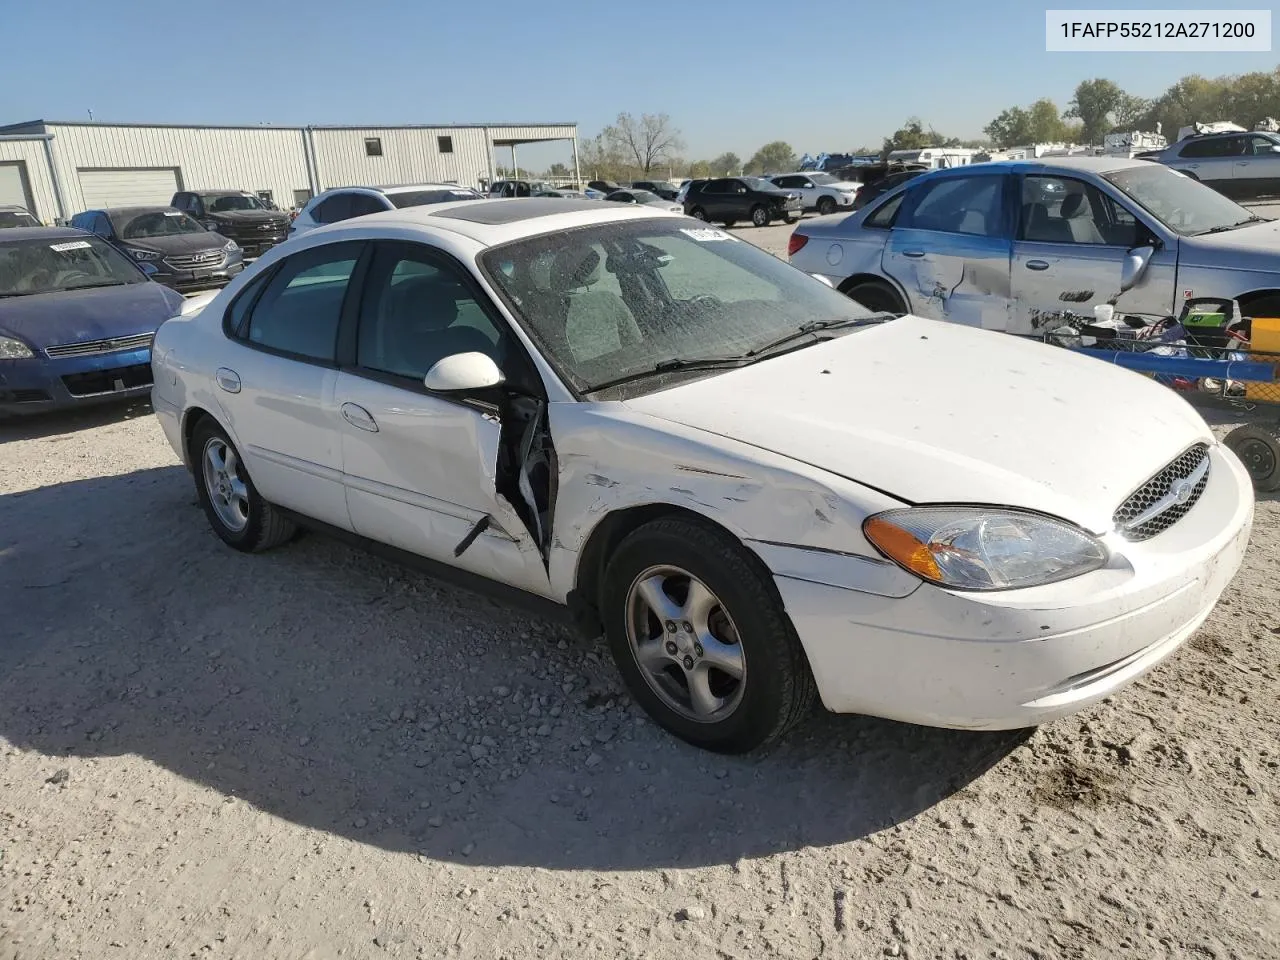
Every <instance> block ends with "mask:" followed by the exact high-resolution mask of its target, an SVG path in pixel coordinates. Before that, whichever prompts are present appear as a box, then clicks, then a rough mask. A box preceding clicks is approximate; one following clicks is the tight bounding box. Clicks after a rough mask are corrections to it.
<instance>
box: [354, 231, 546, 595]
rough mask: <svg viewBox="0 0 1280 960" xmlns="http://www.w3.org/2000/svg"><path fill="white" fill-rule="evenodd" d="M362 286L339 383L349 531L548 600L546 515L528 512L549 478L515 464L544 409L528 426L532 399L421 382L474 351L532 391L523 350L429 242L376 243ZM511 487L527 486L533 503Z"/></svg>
mask: <svg viewBox="0 0 1280 960" xmlns="http://www.w3.org/2000/svg"><path fill="white" fill-rule="evenodd" d="M364 288H365V293H364V297H363V300H362V303H361V305H360V308H359V314H358V319H355V320H354V322H353V323H352V324H351V325H352V326H353V327H354V330H353V333H352V334H351V335H347V334H344V346H343V348H342V350H343V363H342V367H343V369H342V372H341V373H340V374H339V375H338V380H337V390H336V403H337V407H338V410H339V416H340V417H341V418H342V421H341V436H342V461H343V470H344V472H345V483H346V491H347V492H346V496H347V506H348V509H349V512H350V517H351V522H352V526H353V528H354V529H355V531H356V532H357V533H359V534H361V535H363V536H366V537H369V538H371V539H373V540H376V541H379V542H382V543H387V544H391V545H392V546H396V547H399V548H400V549H402V550H408V551H410V552H412V553H416V554H419V555H420V556H424V557H428V558H430V559H432V560H436V561H439V562H443V563H447V564H449V565H451V566H456V567H459V568H461V569H464V570H468V571H471V572H473V573H478V574H481V575H484V576H486V577H489V578H491V579H495V580H498V581H501V582H503V583H506V584H508V585H511V586H515V587H519V588H521V589H524V590H530V591H533V592H535V593H538V594H540V595H542V596H546V595H548V594H549V592H550V586H549V580H548V576H547V570H546V566H545V561H544V557H543V553H542V552H541V551H542V549H544V548H545V547H546V546H547V545H548V543H549V531H547V530H544V529H542V527H540V526H539V523H540V522H541V519H545V516H546V514H543V515H542V517H541V519H535V518H537V517H538V511H545V510H547V509H548V503H547V502H546V495H547V486H546V481H547V480H548V479H549V477H548V476H543V475H539V476H538V477H535V478H534V479H533V480H531V481H530V483H529V484H527V485H522V484H521V483H520V482H519V479H518V477H519V474H518V472H517V467H518V462H522V457H523V456H524V454H523V453H522V451H524V450H525V449H526V441H528V442H529V443H532V440H531V439H530V438H531V437H532V433H530V434H528V435H527V434H526V431H532V432H535V433H536V432H537V431H543V430H545V403H543V404H542V406H541V409H540V410H539V412H538V414H537V415H536V416H535V417H531V418H530V419H529V420H527V421H525V420H522V419H521V416H520V414H522V413H529V412H530V411H532V410H538V406H537V402H536V401H531V402H530V405H529V406H528V407H527V408H524V407H522V408H520V409H517V408H516V406H515V405H514V404H512V403H511V402H509V401H507V400H505V399H504V398H505V397H507V396H509V395H510V394H509V391H481V392H477V393H476V394H474V395H468V394H448V395H445V394H436V393H432V392H431V391H429V390H428V389H427V388H426V387H425V385H424V383H423V380H424V378H425V376H426V374H427V372H428V371H429V370H430V369H431V367H432V366H434V365H435V364H436V363H437V362H438V361H439V360H441V359H443V358H444V357H446V356H451V355H453V354H456V353H468V352H472V351H478V352H481V353H485V354H487V355H488V356H490V357H492V358H493V359H494V360H495V362H497V364H498V366H499V368H500V369H502V370H503V372H504V374H505V375H506V377H507V380H508V383H509V384H510V385H512V387H513V388H514V389H515V390H516V391H517V392H518V391H519V389H520V385H522V384H523V385H525V387H526V388H527V389H530V391H531V392H536V393H538V394H542V392H543V391H542V386H541V381H540V380H539V379H538V377H537V375H536V373H533V372H532V371H533V367H532V364H531V363H530V361H529V360H528V358H527V355H526V354H524V352H523V350H522V349H521V348H520V346H519V344H518V341H516V339H515V338H514V337H513V336H512V335H511V333H510V330H509V328H508V327H507V326H506V322H505V320H503V318H502V317H501V315H500V314H499V313H498V312H497V310H496V309H495V308H494V307H493V305H492V304H491V303H490V302H489V300H488V297H487V296H486V295H485V293H484V292H483V291H482V290H481V289H480V287H479V286H478V284H477V283H476V282H475V280H474V279H472V278H471V276H470V274H469V273H468V272H467V271H466V269H465V268H463V267H462V266H461V265H460V264H458V263H457V262H456V261H455V260H453V259H452V258H450V257H448V256H447V255H445V254H444V253H442V252H441V251H439V250H436V249H435V248H434V247H431V246H428V245H425V244H419V243H407V242H380V243H379V244H378V245H377V253H376V256H375V257H374V258H373V260H372V261H371V265H370V268H369V272H368V276H367V278H366V280H365V284H364ZM530 385H535V386H534V387H530ZM535 421H536V422H535ZM500 448H505V453H503V454H500V452H499V451H500ZM522 486H524V487H525V488H527V489H528V490H530V491H532V490H533V489H534V486H537V487H538V489H539V493H538V495H537V496H535V497H534V499H535V505H534V506H533V507H528V506H527V501H524V500H522V495H523V494H522ZM500 491H504V492H500ZM515 503H521V504H522V506H521V510H523V515H522V513H521V510H517V508H516V506H514V504H515Z"/></svg>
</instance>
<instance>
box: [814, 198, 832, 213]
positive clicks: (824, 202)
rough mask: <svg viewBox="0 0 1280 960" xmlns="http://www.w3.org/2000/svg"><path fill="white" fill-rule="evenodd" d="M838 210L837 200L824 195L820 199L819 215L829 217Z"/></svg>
mask: <svg viewBox="0 0 1280 960" xmlns="http://www.w3.org/2000/svg"><path fill="white" fill-rule="evenodd" d="M835 212H836V202H835V200H833V199H832V198H831V197H822V198H820V199H819V200H818V216H820V217H827V216H830V215H831V214H833V213H835Z"/></svg>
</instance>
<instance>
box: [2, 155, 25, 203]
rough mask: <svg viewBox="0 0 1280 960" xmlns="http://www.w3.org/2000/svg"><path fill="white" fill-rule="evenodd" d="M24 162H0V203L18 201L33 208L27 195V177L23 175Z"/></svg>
mask: <svg viewBox="0 0 1280 960" xmlns="http://www.w3.org/2000/svg"><path fill="white" fill-rule="evenodd" d="M23 173H24V171H23V169H22V163H21V162H18V163H0V205H3V204H6V203H16V204H17V205H18V206H20V207H26V208H27V209H28V210H30V209H31V198H30V197H28V196H27V178H26V177H25V176H23Z"/></svg>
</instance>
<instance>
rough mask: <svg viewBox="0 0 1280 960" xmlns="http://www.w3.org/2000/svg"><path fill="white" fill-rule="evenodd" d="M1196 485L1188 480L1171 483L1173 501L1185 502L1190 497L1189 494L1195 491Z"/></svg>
mask: <svg viewBox="0 0 1280 960" xmlns="http://www.w3.org/2000/svg"><path fill="white" fill-rule="evenodd" d="M1195 489H1196V485H1195V484H1194V483H1192V482H1191V481H1190V480H1186V479H1183V480H1179V481H1178V482H1177V483H1175V484H1174V485H1173V491H1172V493H1173V499H1174V502H1175V503H1186V502H1187V501H1188V500H1190V499H1191V494H1192V493H1194V492H1195Z"/></svg>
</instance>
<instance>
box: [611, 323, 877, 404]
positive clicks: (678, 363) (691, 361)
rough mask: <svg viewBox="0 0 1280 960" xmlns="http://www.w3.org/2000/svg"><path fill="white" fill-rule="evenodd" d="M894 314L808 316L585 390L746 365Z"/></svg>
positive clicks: (665, 361) (659, 362) (662, 361)
mask: <svg viewBox="0 0 1280 960" xmlns="http://www.w3.org/2000/svg"><path fill="white" fill-rule="evenodd" d="M896 317H897V314H896V313H875V314H872V315H871V316H869V317H836V318H834V319H831V320H810V321H809V322H807V323H802V324H801V325H800V327H799V328H798V329H796V330H793V331H791V332H790V333H787V334H784V335H783V336H781V337H778V338H777V339H776V340H770V341H769V342H768V343H763V344H761V345H760V346H758V347H752V348H751V349H750V350H748V351H746V352H745V353H738V354H730V355H727V356H723V357H690V358H688V359H684V358H681V357H672V358H670V359H667V360H659V361H658V362H657V363H655V364H654V365H653V366H651V367H646V368H645V369H643V370H637V371H635V372H634V373H628V374H626V375H625V376H621V377H615V378H614V379H612V380H604V381H602V382H600V383H593V384H591V386H589V387H588V388H587V391H586V392H588V393H595V392H596V391H598V390H605V389H607V388H609V387H616V386H618V385H620V384H623V383H631V382H632V381H635V380H643V379H645V378H646V377H655V376H659V375H660V374H663V373H670V372H672V371H674V370H716V369H719V368H721V367H745V366H747V365H748V364H750V363H753V362H755V361H757V360H761V359H763V354H765V353H766V352H768V351H771V350H776V349H777V348H778V347H780V346H783V345H784V344H787V343H790V342H791V341H792V340H798V339H800V338H801V337H805V336H808V335H809V334H811V333H817V332H819V331H821V330H834V329H838V328H844V327H864V326H871V325H872V324H876V323H883V322H884V321H886V320H892V319H894V318H896ZM814 342H815V343H816V342H818V341H816V340H815V341H814Z"/></svg>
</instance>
